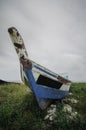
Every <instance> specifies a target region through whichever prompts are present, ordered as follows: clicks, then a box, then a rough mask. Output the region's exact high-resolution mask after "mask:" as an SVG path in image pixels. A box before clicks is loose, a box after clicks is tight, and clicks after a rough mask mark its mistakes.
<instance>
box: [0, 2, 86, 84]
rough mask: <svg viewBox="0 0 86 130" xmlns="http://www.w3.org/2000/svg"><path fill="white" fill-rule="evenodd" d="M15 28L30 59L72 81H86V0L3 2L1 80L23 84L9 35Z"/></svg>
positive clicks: (0, 25) (0, 47) (0, 45)
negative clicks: (66, 75) (65, 75)
mask: <svg viewBox="0 0 86 130" xmlns="http://www.w3.org/2000/svg"><path fill="white" fill-rule="evenodd" d="M12 26H14V27H16V28H17V29H18V31H19V32H20V34H21V35H22V37H23V39H24V43H25V46H26V49H27V51H28V55H29V57H30V59H32V60H34V61H35V62H37V63H39V64H41V65H43V66H45V67H47V68H48V69H50V70H52V71H54V72H55V73H57V74H68V76H69V79H70V80H72V81H77V82H82V81H84V82H85V81H86V0H0V79H3V80H8V81H21V78H20V65H19V60H18V57H17V54H16V52H15V49H14V46H13V44H12V42H11V39H10V37H9V34H8V32H7V30H8V28H9V27H12Z"/></svg>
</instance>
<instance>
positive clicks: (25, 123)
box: [0, 83, 86, 130]
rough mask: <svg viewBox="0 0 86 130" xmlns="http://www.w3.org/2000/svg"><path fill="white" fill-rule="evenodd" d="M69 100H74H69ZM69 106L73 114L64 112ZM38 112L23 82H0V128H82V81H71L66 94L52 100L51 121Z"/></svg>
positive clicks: (85, 89)
mask: <svg viewBox="0 0 86 130" xmlns="http://www.w3.org/2000/svg"><path fill="white" fill-rule="evenodd" d="M72 99H75V100H76V101H77V103H74V101H72V102H71V100H72ZM65 104H66V105H70V106H71V107H72V112H71V113H73V112H74V111H76V112H77V115H76V116H71V114H70V113H68V111H66V112H65V111H64V109H63V108H64V106H65ZM46 114H47V110H45V111H42V110H41V109H40V108H39V107H38V104H37V102H36V101H35V99H34V97H33V94H32V93H31V91H30V90H29V88H28V87H27V86H25V85H23V84H14V83H9V84H4V85H0V130H85V129H86V83H72V85H71V89H70V95H68V96H67V97H66V98H65V99H63V100H62V101H61V102H59V101H57V102H56V112H55V115H56V116H55V118H54V120H52V121H50V120H44V117H45V116H46Z"/></svg>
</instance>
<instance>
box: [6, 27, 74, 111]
mask: <svg viewBox="0 0 86 130" xmlns="http://www.w3.org/2000/svg"><path fill="white" fill-rule="evenodd" d="M8 32H9V35H10V37H11V40H12V42H13V45H14V47H15V50H16V52H17V54H18V57H19V62H20V69H21V79H22V81H23V82H25V83H26V82H27V83H28V86H29V87H30V89H31V90H32V92H33V94H34V96H35V97H36V99H37V102H38V104H39V106H40V108H41V109H46V108H47V107H48V106H49V105H50V104H51V103H52V101H53V100H58V99H62V98H64V97H65V96H66V95H67V94H68V92H69V88H70V85H71V81H70V80H68V79H66V78H64V77H62V76H60V75H58V74H56V73H54V72H52V71H50V70H49V69H47V68H45V67H43V66H41V65H39V64H37V63H36V62H34V61H32V60H31V59H29V57H28V53H27V51H26V48H25V45H24V42H23V39H22V37H21V35H20V33H19V32H18V31H17V29H16V28H15V27H10V28H9V29H8Z"/></svg>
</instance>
